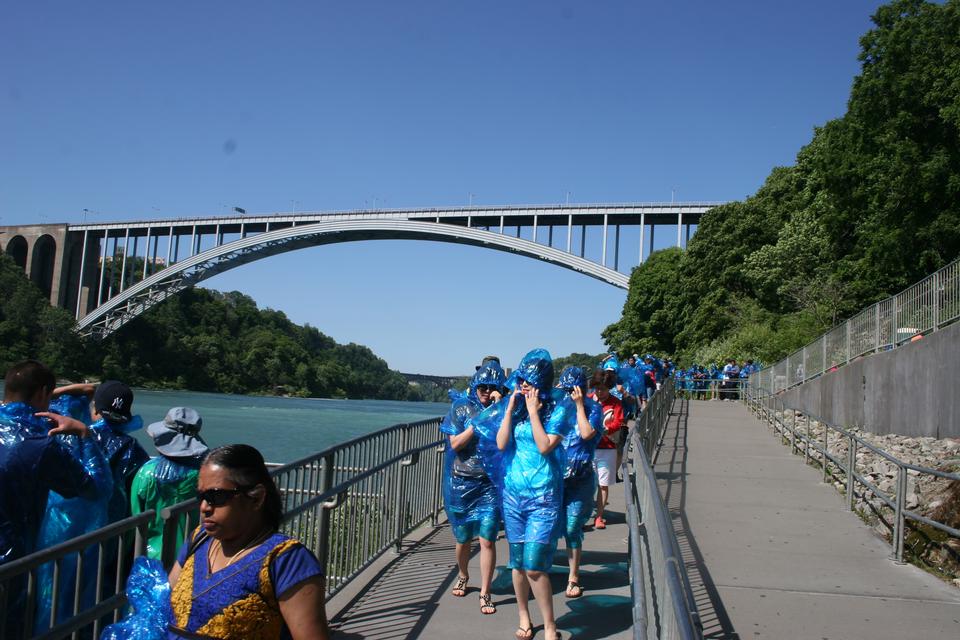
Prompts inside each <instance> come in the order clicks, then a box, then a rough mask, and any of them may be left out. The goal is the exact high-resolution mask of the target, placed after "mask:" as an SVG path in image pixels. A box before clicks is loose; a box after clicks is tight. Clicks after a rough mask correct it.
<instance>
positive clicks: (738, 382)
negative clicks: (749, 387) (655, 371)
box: [674, 358, 762, 401]
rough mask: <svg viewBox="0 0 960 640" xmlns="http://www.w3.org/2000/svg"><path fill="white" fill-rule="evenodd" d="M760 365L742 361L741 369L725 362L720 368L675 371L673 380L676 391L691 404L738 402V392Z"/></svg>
mask: <svg viewBox="0 0 960 640" xmlns="http://www.w3.org/2000/svg"><path fill="white" fill-rule="evenodd" d="M761 368H762V365H761V364H760V363H759V362H754V361H753V360H745V361H744V363H743V364H742V365H739V364H737V361H736V359H734V358H729V359H727V360H726V362H724V363H723V365H722V366H721V365H719V364H710V365H701V364H694V365H691V366H690V367H688V368H686V369H677V370H676V371H675V373H674V378H675V381H676V384H677V391H678V392H679V393H680V394H682V395H685V396H687V397H689V398H691V399H694V400H730V401H732V400H738V399H739V397H740V389H741V388H742V387H743V386H744V385H746V384H747V380H748V378H749V377H750V376H751V375H753V374H754V373H756V372H757V371H760V369H761Z"/></svg>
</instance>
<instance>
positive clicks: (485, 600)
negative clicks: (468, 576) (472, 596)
mask: <svg viewBox="0 0 960 640" xmlns="http://www.w3.org/2000/svg"><path fill="white" fill-rule="evenodd" d="M484 609H493V611H484ZM496 612H497V607H496V605H495V604H493V598H492V597H490V594H489V593H481V594H480V613H482V614H483V615H485V616H491V615H493V614H495V613H496Z"/></svg>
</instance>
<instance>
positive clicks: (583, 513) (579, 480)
mask: <svg viewBox="0 0 960 640" xmlns="http://www.w3.org/2000/svg"><path fill="white" fill-rule="evenodd" d="M557 386H558V387H559V388H561V389H563V392H564V394H565V397H564V398H563V400H561V401H560V402H559V403H558V404H557V408H556V409H554V411H553V414H552V415H551V416H550V422H551V423H553V422H565V423H566V424H567V427H566V435H565V436H564V438H563V443H562V446H563V452H564V454H565V455H564V458H565V459H566V465H565V467H564V473H563V521H564V525H566V526H565V530H564V534H563V537H564V539H565V540H566V543H567V555H568V556H569V565H570V567H569V574H568V577H567V589H566V596H567V597H568V598H579V597H580V596H582V595H583V587H581V586H580V556H581V552H582V548H583V526H584V525H585V524H586V523H587V521H588V520H589V519H590V514H591V513H592V511H593V504H594V496H595V495H596V492H597V474H596V472H595V471H594V469H593V456H594V452H595V451H596V449H597V444H598V443H599V442H600V437H601V435H602V434H603V409H602V407H601V406H600V404H599V403H597V402H595V401H594V400H592V399H591V398H589V397H587V377H586V375H585V374H584V372H583V369H581V368H580V367H567V368H566V369H564V370H563V373H561V374H560V380H559V382H558V384H557ZM561 430H563V429H562V428H561V427H554V426H553V425H552V424H548V425H547V431H548V432H549V431H557V432H559V431H561Z"/></svg>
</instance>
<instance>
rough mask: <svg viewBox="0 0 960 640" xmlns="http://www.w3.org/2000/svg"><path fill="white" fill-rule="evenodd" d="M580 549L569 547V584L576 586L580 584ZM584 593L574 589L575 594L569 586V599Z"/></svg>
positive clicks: (567, 592)
mask: <svg viewBox="0 0 960 640" xmlns="http://www.w3.org/2000/svg"><path fill="white" fill-rule="evenodd" d="M580 552H581V549H580V547H576V548H570V547H567V555H568V556H569V557H570V574H569V575H568V576H567V582H568V583H570V582H572V583H574V584H576V585H579V584H580ZM580 592H582V590H581V589H574V590H573V593H571V591H570V585H569V584H567V591H566V594H567V597H568V598H569V597H574V598H575V597H577V594H578V593H580Z"/></svg>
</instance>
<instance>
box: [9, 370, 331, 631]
mask: <svg viewBox="0 0 960 640" xmlns="http://www.w3.org/2000/svg"><path fill="white" fill-rule="evenodd" d="M4 384H5V386H4V398H3V403H2V404H0V487H2V491H0V566H2V565H4V564H6V563H9V562H12V561H14V560H16V559H18V558H21V557H23V556H26V555H29V554H30V553H33V552H35V551H38V550H41V549H44V548H47V547H50V546H53V545H56V544H58V543H60V542H63V541H65V540H68V539H70V538H74V537H76V536H79V535H82V534H84V533H87V532H90V531H93V530H94V529H97V528H100V527H102V526H104V525H106V524H109V523H113V522H117V521H120V520H123V519H125V518H127V517H129V516H130V515H135V514H138V513H143V512H147V511H154V512H155V516H154V517H153V518H152V519H151V520H150V522H149V523H148V524H147V525H146V533H147V535H146V539H147V549H146V555H147V557H149V558H151V559H153V562H155V563H156V566H158V567H159V562H158V560H157V559H159V558H160V556H161V551H162V549H163V545H164V540H163V536H164V524H165V523H164V520H163V519H162V518H161V515H160V512H161V510H162V509H163V508H165V507H168V506H172V505H174V504H177V503H180V502H183V501H185V500H189V499H191V498H194V497H195V498H198V499H199V501H200V504H199V506H200V517H201V526H199V527H197V529H196V530H194V531H192V532H188V531H187V530H186V526H185V524H184V522H185V521H183V522H181V523H180V524H179V530H178V531H177V532H176V533H175V535H176V539H175V540H173V541H170V540H168V541H167V544H171V545H174V548H176V546H179V548H180V552H179V554H178V557H177V561H176V564H175V565H174V567H173V569H172V570H171V571H170V574H169V577H168V576H167V575H166V574H165V573H163V571H162V567H160V573H161V574H162V575H163V582H164V585H163V586H164V588H167V591H162V590H156V593H158V594H161V593H164V594H169V595H162V596H161V597H163V598H165V599H166V600H168V602H165V603H164V604H165V607H164V610H169V611H170V619H164V620H161V621H159V622H158V621H156V620H154V621H153V622H152V623H151V624H152V625H153V628H146V627H144V626H143V624H141V622H142V621H137V620H133V621H132V626H131V625H129V624H128V627H129V628H132V629H134V632H133V633H132V634H128V635H127V636H123V635H122V634H121V635H120V636H116V637H130V638H154V637H156V638H193V637H201V636H202V637H206V638H236V637H249V638H280V637H292V638H297V639H300V638H311V639H313V638H321V639H322V638H326V637H327V636H328V634H329V631H328V629H327V623H326V617H325V613H324V573H323V569H322V567H321V566H320V563H319V562H318V560H317V559H316V558H315V557H314V556H313V554H312V553H311V552H310V551H309V550H307V549H306V548H305V547H304V546H303V545H301V544H299V543H298V542H297V541H295V540H291V539H290V538H288V537H287V536H285V535H283V534H281V533H279V527H280V522H281V518H282V506H281V505H282V503H281V500H280V494H279V492H278V490H277V487H276V485H275V484H274V482H273V480H272V478H271V477H270V475H269V473H268V471H267V468H266V465H265V463H264V461H263V457H262V456H261V455H260V453H259V452H258V451H257V450H256V449H254V448H253V447H250V446H248V445H227V446H224V447H219V448H217V449H213V450H208V447H207V444H206V443H205V442H204V441H203V439H202V437H201V436H200V430H201V426H202V423H203V420H202V418H201V416H200V415H199V413H198V412H197V411H196V410H194V409H192V408H189V407H174V408H171V409H170V410H169V411H168V412H167V414H166V416H165V417H164V418H163V420H160V421H158V422H154V423H152V424H150V425H149V426H147V427H146V430H147V433H148V434H149V435H150V436H151V438H152V439H153V444H154V448H155V450H156V456H155V457H152V458H151V456H150V455H149V454H148V453H147V451H146V450H144V448H143V447H142V446H141V445H140V444H139V443H138V442H137V440H136V438H134V437H133V436H132V435H131V433H132V432H134V431H136V430H138V429H142V428H143V420H142V418H141V417H140V416H139V415H136V414H135V413H134V412H133V403H134V396H133V392H132V390H131V389H130V387H129V386H127V385H126V384H124V383H122V382H119V381H116V380H107V381H104V382H102V383H100V384H98V385H92V384H78V385H69V386H64V387H57V386H56V377H55V375H54V373H53V371H52V370H51V369H50V368H48V367H47V366H45V365H43V364H42V363H40V362H37V361H32V360H30V361H25V362H22V363H20V364H17V365H15V366H13V367H11V368H10V369H9V370H8V371H7V373H6V376H5V379H4ZM118 544H121V543H119V542H118V541H116V540H114V541H112V543H108V544H106V545H104V546H103V547H102V548H100V549H98V547H97V545H93V546H92V547H91V548H89V549H87V550H86V551H85V552H84V554H83V555H84V563H83V566H85V567H87V570H86V571H85V572H84V573H83V574H82V575H80V576H76V574H75V571H76V566H77V565H76V564H75V563H69V562H68V563H60V564H59V566H58V567H57V568H56V570H55V569H54V566H53V564H52V563H51V564H48V565H44V566H42V567H41V568H40V570H39V571H38V574H37V587H36V589H37V594H38V596H37V598H36V603H35V604H36V612H35V617H34V619H33V620H34V621H35V623H36V626H37V628H41V629H43V628H46V627H47V625H48V624H49V623H50V621H51V620H54V621H55V622H60V621H63V620H64V619H66V618H67V617H69V616H70V615H71V614H72V610H73V603H74V601H75V598H77V599H79V600H80V601H81V603H82V607H81V608H82V609H83V608H88V607H90V606H92V605H93V603H94V602H95V601H96V597H97V595H98V594H97V593H96V585H97V584H98V576H97V573H98V571H97V568H98V566H99V567H102V570H103V572H104V574H105V575H107V576H112V575H115V574H116V573H117V564H116V563H117V562H118V560H117V558H118V555H119V554H118V549H117V545H118ZM98 554H99V555H98ZM197 558H201V559H203V561H202V562H196V559H197ZM228 567H230V570H229V571H227V570H226V569H227V568H228ZM55 573H57V574H58V581H57V582H55V581H54V574H55ZM264 575H267V576H269V577H268V579H266V580H264V579H263V576H264ZM18 580H19V582H18V583H14V584H8V585H7V592H8V594H10V595H9V596H8V600H7V603H6V604H7V615H6V624H5V628H4V629H0V635H3V632H5V633H6V635H7V636H8V637H21V636H22V629H23V627H24V626H25V624H26V623H27V621H26V620H24V619H23V613H24V611H27V610H29V608H28V607H26V606H25V605H26V603H25V602H24V601H23V598H24V597H25V594H26V592H27V589H26V576H25V575H24V576H22V578H19V579H18ZM20 582H22V584H20ZM104 582H111V580H106V581H104ZM54 584H58V585H59V587H58V589H59V593H57V594H56V595H57V598H56V599H54V598H53V597H52V596H53V595H54V594H53V587H54ZM77 589H79V593H78V592H76V591H75V590H77ZM100 595H101V596H102V595H104V594H100ZM53 601H57V602H59V603H60V605H59V606H58V610H57V611H56V612H53V611H51V602H53ZM138 624H139V625H140V626H137V625H138Z"/></svg>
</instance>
